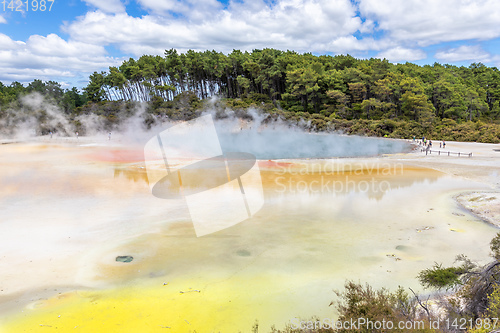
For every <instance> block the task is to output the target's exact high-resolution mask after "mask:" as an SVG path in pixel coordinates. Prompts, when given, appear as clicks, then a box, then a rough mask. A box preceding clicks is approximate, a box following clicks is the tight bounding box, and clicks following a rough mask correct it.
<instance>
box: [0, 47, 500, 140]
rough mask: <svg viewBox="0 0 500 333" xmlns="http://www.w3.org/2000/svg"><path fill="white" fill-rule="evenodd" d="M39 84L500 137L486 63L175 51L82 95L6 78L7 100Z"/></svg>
mask: <svg viewBox="0 0 500 333" xmlns="http://www.w3.org/2000/svg"><path fill="white" fill-rule="evenodd" d="M31 91H38V92H40V93H42V94H44V95H48V96H50V98H53V99H54V100H56V101H57V103H58V105H60V106H61V107H62V108H63V109H64V110H65V112H67V113H69V114H71V113H74V114H79V113H82V112H83V113H89V112H97V113H98V114H99V115H100V116H104V117H109V116H113V117H116V116H117V112H116V110H117V108H118V106H117V105H119V104H120V103H122V104H126V103H146V104H147V105H148V110H149V112H150V114H152V115H156V116H162V115H163V116H168V117H170V118H175V119H186V118H190V117H193V116H195V115H196V114H197V112H198V111H200V110H201V109H202V108H204V107H206V105H207V103H206V101H208V100H209V99H210V97H214V96H216V97H218V98H219V99H218V103H217V104H216V105H215V106H216V107H220V108H231V109H240V110H244V109H248V108H249V107H256V108H259V109H261V110H263V112H265V113H267V114H268V115H269V117H270V119H278V118H281V119H285V120H287V121H291V122H295V123H298V122H299V121H301V122H302V123H304V122H305V124H306V125H305V127H307V129H309V130H314V131H325V130H342V131H344V132H347V133H356V134H364V135H379V136H390V137H412V136H413V135H416V136H420V135H427V136H429V137H432V136H435V137H437V138H443V139H447V140H461V141H481V142H499V141H500V125H499V124H500V72H499V71H498V69H497V68H495V67H487V66H485V65H483V64H481V63H473V64H472V65H470V66H469V67H463V66H462V67H457V66H453V65H441V64H437V63H435V64H433V65H425V66H418V65H415V64H412V63H405V64H392V63H390V62H388V61H387V60H385V59H384V60H381V59H374V58H372V59H355V58H353V57H352V56H350V55H338V56H327V55H321V56H315V55H312V54H310V53H306V54H299V53H296V52H293V51H286V52H283V51H280V50H275V49H263V50H254V51H252V52H241V51H238V50H234V51H233V52H232V53H230V54H227V55H226V54H223V53H220V52H216V51H204V52H196V51H192V50H189V51H187V52H186V53H180V54H179V53H178V52H177V51H176V50H174V49H171V50H167V51H165V55H164V56H151V55H144V56H142V57H140V58H139V59H137V60H136V59H132V58H130V59H129V60H126V61H124V62H123V63H122V64H121V65H120V66H119V67H110V68H109V70H108V71H106V72H94V73H93V74H92V75H91V76H90V78H89V83H88V85H87V86H86V87H85V88H84V89H83V93H79V92H78V90H77V89H76V88H73V89H71V90H65V91H63V90H62V89H61V88H60V86H59V85H58V84H57V83H56V82H52V81H49V82H46V83H43V82H41V81H39V80H35V81H33V82H32V83H30V84H29V85H28V86H27V87H26V88H24V87H23V86H22V85H21V84H19V83H17V82H14V83H12V84H11V85H10V86H4V85H1V84H0V107H2V106H3V107H4V108H5V105H7V104H8V103H11V102H13V101H15V100H16V98H17V97H18V95H19V94H20V93H25V92H31ZM117 103H118V104H117ZM99 108H100V109H102V110H100V111H99ZM103 110H104V111H103ZM0 112H1V111H0ZM0 117H1V113H0Z"/></svg>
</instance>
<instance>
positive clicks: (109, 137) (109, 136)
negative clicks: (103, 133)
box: [108, 132, 111, 140]
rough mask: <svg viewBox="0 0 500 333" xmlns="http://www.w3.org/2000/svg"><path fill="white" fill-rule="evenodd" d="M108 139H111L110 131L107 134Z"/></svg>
mask: <svg viewBox="0 0 500 333" xmlns="http://www.w3.org/2000/svg"><path fill="white" fill-rule="evenodd" d="M108 140H111V132H109V134H108Z"/></svg>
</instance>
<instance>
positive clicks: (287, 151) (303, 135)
mask: <svg viewBox="0 0 500 333" xmlns="http://www.w3.org/2000/svg"><path fill="white" fill-rule="evenodd" d="M18 104H19V105H18V107H16V108H12V107H11V108H8V109H6V110H0V139H1V138H15V139H19V140H26V139H29V138H32V139H35V138H36V137H39V136H46V135H48V134H49V133H50V132H51V131H52V132H53V133H54V135H57V136H61V137H74V135H75V131H78V130H80V131H81V133H80V135H82V134H84V135H86V136H92V137H95V138H96V139H97V138H101V139H102V138H103V137H105V136H106V135H107V133H108V132H113V139H114V140H115V141H117V140H118V141H120V142H121V143H125V144H128V143H130V144H145V143H146V142H147V141H148V140H149V139H150V138H151V137H152V136H154V135H155V134H157V133H159V132H161V131H162V130H164V129H166V128H168V127H170V126H173V125H175V124H176V123H177V122H174V121H170V120H169V119H167V118H164V117H163V118H162V117H156V116H153V115H151V114H149V113H148V112H147V109H146V105H145V104H137V105H136V107H135V110H133V111H132V112H125V111H124V112H120V114H119V115H118V117H117V118H118V119H120V121H119V122H116V123H113V124H110V123H109V122H108V121H106V118H105V117H103V116H99V115H97V114H95V113H90V114H84V115H80V116H78V117H75V118H73V119H71V117H70V116H69V115H67V114H65V113H64V111H63V110H61V109H60V108H59V107H57V106H56V105H54V104H53V103H51V102H49V101H47V100H46V99H45V98H44V97H43V96H42V95H40V94H38V93H32V94H29V95H27V96H24V97H22V98H20V100H19V103H18ZM209 104H212V106H211V107H210V109H207V110H205V111H204V114H212V116H213V118H214V120H215V125H216V129H217V133H218V136H219V141H220V144H221V147H222V150H223V151H224V152H247V153H251V154H253V155H255V156H256V157H257V158H259V159H279V158H323V157H343V156H350V157H355V156H374V155H379V154H384V153H397V152H402V151H405V150H408V149H409V145H408V144H406V143H405V142H403V141H399V140H389V139H379V138H368V137H360V136H353V135H349V136H347V135H342V134H341V133H320V134H317V133H310V132H308V131H306V130H305V129H304V127H305V126H304V125H306V124H298V125H291V124H290V123H288V122H286V121H284V120H280V119H274V120H271V121H269V119H267V117H268V115H266V114H263V113H262V112H260V111H259V110H256V109H249V110H247V111H246V114H245V115H244V117H241V114H239V115H238V116H237V115H236V113H235V112H233V111H232V110H225V111H223V112H222V111H221V110H217V109H216V108H215V107H214V106H213V105H214V104H213V103H209ZM146 120H147V123H148V126H147V127H146V125H145V123H146ZM186 141H189V142H192V143H193V147H192V148H193V149H194V150H195V149H196V147H195V146H196V143H197V142H198V141H199V140H198V141H197V138H196V133H186V134H185V135H184V136H182V137H179V138H178V139H177V143H179V144H180V143H182V146H183V147H186V146H185V144H186ZM177 143H176V142H171V143H169V144H170V145H173V146H174V147H175V146H176V144H177ZM179 147H180V145H179Z"/></svg>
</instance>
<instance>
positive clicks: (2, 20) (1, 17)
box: [0, 15, 7, 24]
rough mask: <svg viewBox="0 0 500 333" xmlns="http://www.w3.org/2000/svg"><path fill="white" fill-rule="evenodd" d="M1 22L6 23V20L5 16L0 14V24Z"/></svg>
mask: <svg viewBox="0 0 500 333" xmlns="http://www.w3.org/2000/svg"><path fill="white" fill-rule="evenodd" d="M2 23H7V20H6V19H5V17H3V16H2V15H0V24H2Z"/></svg>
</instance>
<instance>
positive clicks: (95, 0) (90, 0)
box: [83, 0, 125, 13]
mask: <svg viewBox="0 0 500 333" xmlns="http://www.w3.org/2000/svg"><path fill="white" fill-rule="evenodd" d="M83 1H85V2H86V3H87V5H89V6H92V7H95V8H97V9H100V10H102V11H103V12H107V13H123V12H124V11H125V6H124V5H123V3H122V2H121V1H120V0H83Z"/></svg>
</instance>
